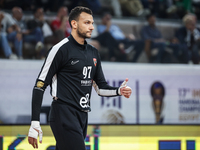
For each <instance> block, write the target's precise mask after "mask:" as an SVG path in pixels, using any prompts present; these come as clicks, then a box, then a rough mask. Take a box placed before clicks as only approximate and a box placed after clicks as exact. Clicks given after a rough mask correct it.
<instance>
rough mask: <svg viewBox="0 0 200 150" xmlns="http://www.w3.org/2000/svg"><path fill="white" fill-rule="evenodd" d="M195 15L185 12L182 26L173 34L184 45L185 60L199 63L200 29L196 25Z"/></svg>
mask: <svg viewBox="0 0 200 150" xmlns="http://www.w3.org/2000/svg"><path fill="white" fill-rule="evenodd" d="M196 21H197V19H196V16H195V15H193V14H187V15H185V16H184V17H183V23H184V26H183V27H181V28H180V29H179V30H177V32H176V34H175V36H176V38H177V39H178V41H179V42H180V43H181V44H182V45H183V46H184V49H185V53H184V56H183V57H184V58H185V62H186V63H188V62H189V61H190V60H192V62H193V63H194V64H199V61H200V56H199V50H200V29H199V28H197V27H196Z"/></svg>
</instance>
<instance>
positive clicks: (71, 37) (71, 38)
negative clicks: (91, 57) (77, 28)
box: [68, 34, 87, 50]
mask: <svg viewBox="0 0 200 150" xmlns="http://www.w3.org/2000/svg"><path fill="white" fill-rule="evenodd" d="M68 39H69V40H70V41H72V42H73V43H74V44H75V45H77V46H78V47H80V48H81V49H83V50H85V49H86V45H87V42H86V40H85V41H84V45H82V44H79V43H78V42H77V41H76V40H75V39H74V37H73V36H72V35H71V34H70V36H69V37H68Z"/></svg>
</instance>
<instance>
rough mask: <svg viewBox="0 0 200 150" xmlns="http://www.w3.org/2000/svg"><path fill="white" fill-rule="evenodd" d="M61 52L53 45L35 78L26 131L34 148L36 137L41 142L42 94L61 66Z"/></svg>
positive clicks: (36, 145) (35, 146) (36, 146)
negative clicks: (29, 124) (27, 129)
mask: <svg viewBox="0 0 200 150" xmlns="http://www.w3.org/2000/svg"><path fill="white" fill-rule="evenodd" d="M62 58H63V54H62V51H61V50H59V47H55V46H54V47H53V48H52V49H51V50H50V51H49V53H48V56H47V58H46V59H45V62H44V64H43V67H42V69H41V71H40V73H39V76H38V78H37V80H36V84H35V86H34V88H33V93H32V118H31V127H30V129H29V133H28V141H29V144H31V145H32V146H33V147H34V148H38V144H37V137H38V135H39V137H40V143H41V142H42V130H41V127H40V110H41V106H42V100H43V94H44V91H45V89H46V87H47V86H48V85H49V84H50V83H51V82H52V78H53V76H54V75H55V74H56V73H57V72H58V70H59V69H60V67H61V66H62V60H63V59H62Z"/></svg>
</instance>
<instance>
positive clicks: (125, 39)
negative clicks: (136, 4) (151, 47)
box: [98, 13, 145, 62]
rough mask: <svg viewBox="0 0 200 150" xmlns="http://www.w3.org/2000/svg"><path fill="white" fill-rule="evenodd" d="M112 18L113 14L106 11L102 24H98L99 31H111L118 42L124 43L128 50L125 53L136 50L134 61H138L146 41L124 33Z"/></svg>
mask: <svg viewBox="0 0 200 150" xmlns="http://www.w3.org/2000/svg"><path fill="white" fill-rule="evenodd" d="M111 19H112V16H111V15H110V14H109V13H105V14H104V15H103V16H102V21H101V24H99V25H98V32H99V33H100V34H101V33H104V32H109V33H110V34H111V35H112V37H113V38H114V39H115V40H116V41H117V42H118V43H123V45H124V49H126V51H123V52H122V53H123V54H126V53H129V52H130V51H132V50H134V51H135V55H134V56H133V59H132V61H133V62H136V61H137V59H138V57H139V56H140V54H141V52H142V51H143V49H144V45H145V44H144V42H143V41H142V40H135V37H134V35H133V34H129V35H124V33H123V32H122V30H121V29H120V28H119V27H118V26H117V25H114V24H112V23H111ZM121 56H122V55H121ZM125 60H126V59H125Z"/></svg>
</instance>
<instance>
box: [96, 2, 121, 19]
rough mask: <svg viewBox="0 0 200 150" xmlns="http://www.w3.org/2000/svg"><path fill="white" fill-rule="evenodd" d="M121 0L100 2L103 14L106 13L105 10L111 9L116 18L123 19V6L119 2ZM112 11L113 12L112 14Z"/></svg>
mask: <svg viewBox="0 0 200 150" xmlns="http://www.w3.org/2000/svg"><path fill="white" fill-rule="evenodd" d="M119 1H120V0H114V1H113V0H100V2H101V5H102V8H101V12H103V11H104V9H105V8H108V10H109V8H110V7H111V9H112V11H113V14H114V16H116V17H122V9H121V4H120V2H119ZM108 10H106V11H108ZM112 11H111V12H112Z"/></svg>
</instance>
